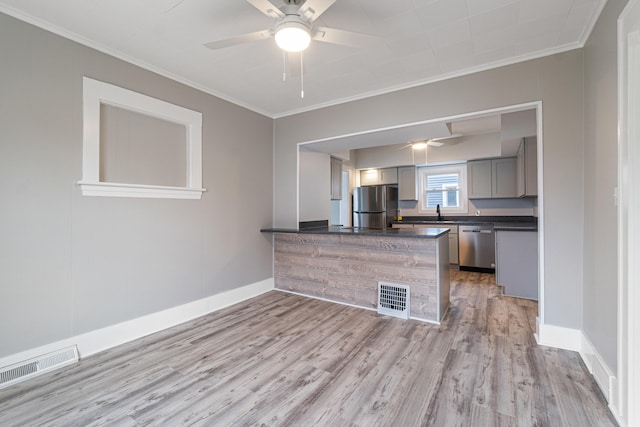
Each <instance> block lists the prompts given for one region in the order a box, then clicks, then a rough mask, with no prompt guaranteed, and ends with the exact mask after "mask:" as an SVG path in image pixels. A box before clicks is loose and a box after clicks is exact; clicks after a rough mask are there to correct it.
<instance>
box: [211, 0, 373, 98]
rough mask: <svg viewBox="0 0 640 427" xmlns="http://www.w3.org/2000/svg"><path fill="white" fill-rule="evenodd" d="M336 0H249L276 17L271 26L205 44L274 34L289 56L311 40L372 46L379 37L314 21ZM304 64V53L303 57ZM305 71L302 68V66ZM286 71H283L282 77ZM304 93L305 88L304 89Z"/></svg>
mask: <svg viewBox="0 0 640 427" xmlns="http://www.w3.org/2000/svg"><path fill="white" fill-rule="evenodd" d="M335 1H336V0H306V1H304V0H284V1H283V2H282V3H281V4H280V5H279V6H278V5H276V4H274V3H272V2H271V1H270V0H247V2H249V3H250V4H251V5H252V6H254V7H255V8H256V9H258V10H259V11H260V12H262V13H264V14H265V15H267V16H269V17H271V18H273V19H274V20H275V22H274V25H273V26H272V27H271V28H268V29H264V30H259V31H254V32H251V33H246V34H241V35H237V36H234V37H229V38H226V39H222V40H215V41H211V42H208V43H205V44H204V45H205V46H206V47H208V48H209V49H222V48H226V47H230V46H235V45H238V44H242V43H248V42H254V41H259V40H264V39H267V38H271V37H274V38H275V40H276V43H277V45H278V46H279V47H280V48H281V49H282V50H283V52H284V53H283V55H284V57H285V60H286V54H287V53H288V52H300V53H302V52H303V51H304V50H305V49H306V48H307V47H308V46H309V44H310V43H311V40H315V41H319V42H325V43H333V44H339V45H345V46H352V47H370V46H375V45H376V44H377V43H380V38H378V37H375V36H370V35H366V34H360V33H355V32H351V31H345V30H339V29H336V28H328V27H322V26H316V25H314V21H315V20H316V19H318V17H320V15H322V14H323V13H324V12H325V11H326V10H327V9H328V8H329V7H331V5H333V4H334V3H335ZM300 64H301V67H302V56H301V59H300ZM300 74H301V75H302V74H303V73H302V70H300ZM285 76H286V74H283V78H284V77H285ZM301 95H302V96H303V97H304V90H303V91H302V92H301Z"/></svg>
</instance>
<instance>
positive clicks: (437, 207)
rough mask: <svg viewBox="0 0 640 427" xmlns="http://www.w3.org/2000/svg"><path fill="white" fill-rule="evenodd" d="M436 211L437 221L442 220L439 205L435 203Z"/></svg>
mask: <svg viewBox="0 0 640 427" xmlns="http://www.w3.org/2000/svg"><path fill="white" fill-rule="evenodd" d="M436 212H437V213H438V219H437V220H438V221H442V215H440V205H436Z"/></svg>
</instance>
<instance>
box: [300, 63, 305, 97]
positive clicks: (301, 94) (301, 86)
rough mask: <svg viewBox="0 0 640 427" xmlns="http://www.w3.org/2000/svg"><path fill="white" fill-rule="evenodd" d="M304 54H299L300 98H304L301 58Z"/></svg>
mask: <svg viewBox="0 0 640 427" xmlns="http://www.w3.org/2000/svg"><path fill="white" fill-rule="evenodd" d="M303 55H304V54H303V53H302V52H300V98H304V65H303V64H304V61H303V60H302V56H303Z"/></svg>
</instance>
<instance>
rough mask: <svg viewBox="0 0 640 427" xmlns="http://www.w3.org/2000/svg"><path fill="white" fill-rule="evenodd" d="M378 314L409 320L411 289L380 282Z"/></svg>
mask: <svg viewBox="0 0 640 427" xmlns="http://www.w3.org/2000/svg"><path fill="white" fill-rule="evenodd" d="M378 313H379V314H386V315H387V316H394V317H399V318H401V319H405V320H406V319H408V318H409V287H408V286H405V285H398V284H397V283H387V282H378Z"/></svg>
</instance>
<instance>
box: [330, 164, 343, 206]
mask: <svg viewBox="0 0 640 427" xmlns="http://www.w3.org/2000/svg"><path fill="white" fill-rule="evenodd" d="M341 199H342V160H340V159H336V158H335V157H332V158H331V200H341Z"/></svg>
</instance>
